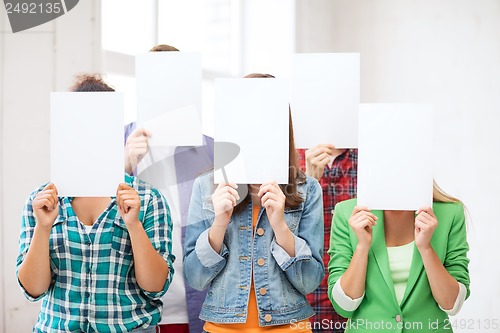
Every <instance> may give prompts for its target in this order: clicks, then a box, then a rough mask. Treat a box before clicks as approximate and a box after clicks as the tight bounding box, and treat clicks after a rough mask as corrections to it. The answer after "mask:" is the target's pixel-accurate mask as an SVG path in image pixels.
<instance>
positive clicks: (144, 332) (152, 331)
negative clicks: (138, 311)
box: [130, 326, 156, 333]
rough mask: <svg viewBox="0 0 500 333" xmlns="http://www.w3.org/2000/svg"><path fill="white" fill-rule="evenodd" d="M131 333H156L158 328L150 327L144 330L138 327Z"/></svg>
mask: <svg viewBox="0 0 500 333" xmlns="http://www.w3.org/2000/svg"><path fill="white" fill-rule="evenodd" d="M130 332H131V333H132V332H137V333H139V332H140V333H156V326H149V327H148V328H142V327H138V328H134V329H133V330H132V331H130Z"/></svg>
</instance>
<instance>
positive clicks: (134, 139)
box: [125, 128, 151, 174]
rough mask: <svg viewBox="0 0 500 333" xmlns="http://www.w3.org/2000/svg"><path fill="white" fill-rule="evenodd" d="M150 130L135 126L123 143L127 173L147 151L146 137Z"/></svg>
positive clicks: (148, 135)
mask: <svg viewBox="0 0 500 333" xmlns="http://www.w3.org/2000/svg"><path fill="white" fill-rule="evenodd" d="M149 137H151V132H149V131H148V130H146V129H144V128H136V129H135V130H134V131H133V132H132V133H131V134H130V136H129V137H128V138H127V142H126V143H125V171H126V172H128V173H129V174H130V173H132V171H133V170H134V169H135V167H136V166H137V164H139V162H140V161H141V160H142V158H143V157H144V155H146V153H147V152H148V149H149V146H148V139H149Z"/></svg>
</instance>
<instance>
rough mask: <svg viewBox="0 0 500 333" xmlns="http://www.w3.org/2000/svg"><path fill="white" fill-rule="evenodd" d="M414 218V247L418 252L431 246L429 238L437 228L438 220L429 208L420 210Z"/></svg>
mask: <svg viewBox="0 0 500 333" xmlns="http://www.w3.org/2000/svg"><path fill="white" fill-rule="evenodd" d="M416 214H417V217H416V218H415V245H416V246H417V248H418V249H419V251H420V250H425V249H427V248H429V247H430V246H431V238H432V234H433V233H434V230H436V228H437V226H438V220H437V218H436V215H434V211H433V210H432V208H430V207H426V208H420V209H419V210H418V211H417V213H416Z"/></svg>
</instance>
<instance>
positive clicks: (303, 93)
mask: <svg viewBox="0 0 500 333" xmlns="http://www.w3.org/2000/svg"><path fill="white" fill-rule="evenodd" d="M292 78H293V79H292V95H291V98H292V101H291V107H292V119H293V125H294V134H295V144H296V146H297V148H311V147H313V146H316V145H317V144H325V143H330V144H333V145H335V147H337V148H355V147H357V140H358V132H357V129H358V106H359V102H360V58H359V53H302V54H300V53H299V54H295V55H294V58H293V66H292Z"/></svg>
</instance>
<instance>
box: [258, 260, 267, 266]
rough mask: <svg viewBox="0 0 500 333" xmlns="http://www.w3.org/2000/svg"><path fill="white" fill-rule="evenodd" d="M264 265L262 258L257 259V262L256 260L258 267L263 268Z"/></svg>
mask: <svg viewBox="0 0 500 333" xmlns="http://www.w3.org/2000/svg"><path fill="white" fill-rule="evenodd" d="M265 263H266V262H265V261H264V259H262V258H259V260H257V265H259V266H264V264H265Z"/></svg>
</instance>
